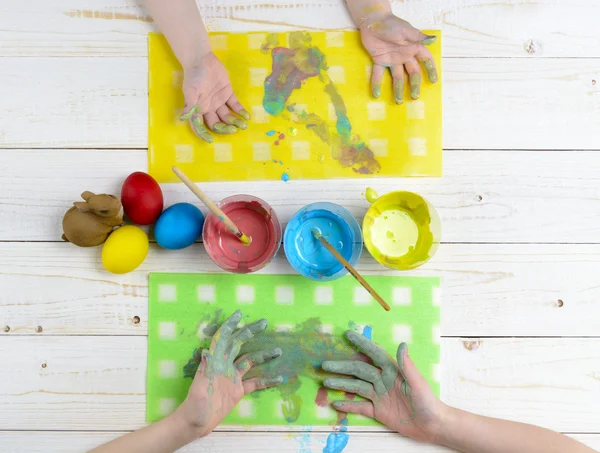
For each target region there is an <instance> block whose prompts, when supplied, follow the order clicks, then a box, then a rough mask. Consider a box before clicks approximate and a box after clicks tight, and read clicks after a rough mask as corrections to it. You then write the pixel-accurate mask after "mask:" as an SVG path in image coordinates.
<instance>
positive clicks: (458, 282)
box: [0, 243, 600, 337]
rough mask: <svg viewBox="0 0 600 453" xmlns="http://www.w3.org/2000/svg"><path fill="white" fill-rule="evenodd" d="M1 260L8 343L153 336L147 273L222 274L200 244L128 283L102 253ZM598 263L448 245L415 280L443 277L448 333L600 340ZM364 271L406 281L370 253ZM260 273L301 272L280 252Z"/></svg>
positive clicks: (8, 250)
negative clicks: (27, 338) (32, 338)
mask: <svg viewBox="0 0 600 453" xmlns="http://www.w3.org/2000/svg"><path fill="white" fill-rule="evenodd" d="M0 256H2V260H0V287H1V288H3V290H2V291H1V292H0V335H6V336H15V335H17V336H18V335H42V336H46V335H146V334H147V326H148V324H147V320H148V308H147V307H148V302H147V300H148V286H147V285H148V281H147V276H148V272H218V271H219V269H218V268H217V267H216V266H215V265H214V264H213V263H212V262H211V261H210V260H209V258H208V257H207V255H206V253H205V252H204V249H203V246H202V245H200V244H197V245H195V246H193V247H190V248H188V249H185V250H182V251H178V252H168V251H164V250H159V249H158V247H156V246H153V247H151V249H150V254H149V257H148V258H147V259H146V262H145V263H144V264H143V265H142V266H141V267H140V268H139V269H138V270H136V271H135V272H132V273H130V274H127V275H123V276H115V275H112V274H109V273H108V272H106V271H104V270H103V269H102V265H101V262H100V250H99V249H81V248H76V247H73V246H71V245H69V244H27V243H3V244H0ZM599 263H600V246H598V245H594V246H590V245H577V246H574V245H509V244H499V245H468V244H444V245H442V246H441V247H440V250H439V251H438V254H437V255H436V256H435V257H434V259H433V260H432V261H431V263H429V264H427V265H426V266H424V267H423V268H421V269H420V270H417V271H413V272H411V273H410V274H409V275H418V276H441V277H442V285H443V296H442V321H441V334H442V335H443V336H529V337H533V336H594V335H598V334H599V332H600V331H599V329H598V321H597V320H598V319H599V318H600V304H599V303H598V299H599V298H600V288H598V285H597V269H598V265H599ZM358 269H359V270H360V271H361V272H363V273H364V274H366V275H374V274H380V275H381V274H383V275H397V274H399V273H394V272H392V271H390V270H387V269H384V268H383V267H382V266H381V265H379V264H377V263H376V262H374V261H373V259H372V258H370V257H367V254H366V253H365V255H364V256H363V258H362V259H361V260H360V263H359V265H358ZM263 272H265V273H293V272H294V271H293V269H292V268H291V267H290V265H289V264H288V263H287V261H286V260H285V258H284V256H283V254H280V255H279V256H278V257H277V258H276V259H275V260H274V261H273V262H272V263H271V264H270V265H269V266H268V267H267V268H265V269H264V270H263ZM403 275H406V274H403ZM135 316H138V317H139V318H140V322H139V323H137V324H134V323H133V318H134V317H135ZM5 326H8V327H9V328H10V331H9V332H8V333H4V332H3V329H4V327H5ZM37 326H41V328H42V333H36V328H37Z"/></svg>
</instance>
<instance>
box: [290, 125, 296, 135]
mask: <svg viewBox="0 0 600 453" xmlns="http://www.w3.org/2000/svg"><path fill="white" fill-rule="evenodd" d="M290 135H291V136H292V137H295V136H296V135H298V129H296V128H295V127H290Z"/></svg>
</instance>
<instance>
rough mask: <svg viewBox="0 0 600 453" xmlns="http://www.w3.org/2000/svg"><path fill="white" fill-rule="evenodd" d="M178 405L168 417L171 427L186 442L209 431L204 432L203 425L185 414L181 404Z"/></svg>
mask: <svg viewBox="0 0 600 453" xmlns="http://www.w3.org/2000/svg"><path fill="white" fill-rule="evenodd" d="M184 404H185V402H184V403H183V404H182V405H181V406H179V407H178V408H177V409H176V410H175V411H174V412H173V413H171V415H169V416H168V418H169V419H170V420H169V422H170V423H171V427H172V429H173V430H174V431H176V432H177V433H178V434H179V436H180V437H181V438H182V439H185V440H186V444H187V443H190V442H192V441H194V440H196V439H199V438H200V437H204V436H206V435H207V434H209V433H210V431H209V432H206V430H205V429H204V427H203V426H200V425H198V424H197V423H195V422H194V421H193V420H191V419H190V417H188V416H187V414H186V411H185V408H184V407H183V405H184Z"/></svg>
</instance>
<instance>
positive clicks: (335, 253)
mask: <svg viewBox="0 0 600 453" xmlns="http://www.w3.org/2000/svg"><path fill="white" fill-rule="evenodd" d="M310 231H311V233H312V234H313V236H314V237H315V239H317V240H318V241H319V242H320V243H321V245H322V246H323V247H325V248H326V249H327V250H328V251H329V253H331V254H332V255H333V256H334V258H335V259H336V260H338V261H339V262H340V264H341V265H342V266H344V267H345V268H346V270H347V271H348V272H350V274H352V276H353V277H354V278H355V279H356V280H358V283H360V284H361V285H362V286H363V288H365V289H366V290H367V291H369V294H371V296H373V298H374V299H375V300H376V301H377V302H379V305H381V306H382V307H383V308H384V309H385V310H386V311H390V306H389V305H388V304H387V302H386V301H385V300H383V299H382V298H381V296H380V295H379V294H377V292H376V291H375V290H374V289H373V288H372V287H371V285H369V284H368V283H367V282H366V281H365V279H364V278H363V277H362V276H361V275H360V274H359V273H358V271H357V270H356V269H354V268H353V267H352V265H351V264H350V263H349V262H348V261H346V259H345V258H344V257H343V256H342V255H340V253H339V252H338V251H337V250H336V249H335V247H334V246H333V245H331V244H330V243H329V242H328V241H327V239H325V238H324V237H323V235H322V234H321V232H320V231H319V230H317V229H316V228H313V229H312V230H310Z"/></svg>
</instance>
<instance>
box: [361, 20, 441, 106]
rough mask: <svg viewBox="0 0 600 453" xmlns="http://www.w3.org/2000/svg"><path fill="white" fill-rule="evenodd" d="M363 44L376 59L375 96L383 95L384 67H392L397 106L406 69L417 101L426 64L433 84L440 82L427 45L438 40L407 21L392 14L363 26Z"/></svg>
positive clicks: (399, 101)
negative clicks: (421, 65) (422, 71)
mask: <svg viewBox="0 0 600 453" xmlns="http://www.w3.org/2000/svg"><path fill="white" fill-rule="evenodd" d="M360 31H361V38H362V43H363V46H364V47H365V49H367V52H369V54H370V55H371V57H372V58H373V63H374V64H373V75H372V77H371V89H372V92H373V96H374V97H376V98H378V97H379V96H380V94H381V79H382V77H383V72H384V70H385V68H390V71H391V72H392V77H393V79H394V82H393V83H394V99H395V101H396V104H402V102H404V70H406V72H407V73H408V76H409V82H410V96H411V98H413V99H418V98H419V95H420V93H421V78H422V76H421V68H420V66H419V62H421V63H423V66H425V69H426V70H427V76H428V78H429V81H430V82H431V83H436V82H437V81H438V75H437V71H436V68H435V62H434V61H433V57H432V55H431V52H429V50H428V49H427V48H426V47H425V45H428V44H432V43H433V42H435V40H436V39H437V38H436V37H435V36H428V35H426V34H424V33H423V32H421V31H419V30H417V29H416V28H414V27H413V26H412V25H410V24H409V23H408V22H406V21H405V20H402V19H400V18H399V17H396V16H394V15H393V14H391V13H386V14H384V15H381V16H378V17H377V18H375V19H370V20H369V21H367V22H365V23H361V24H360Z"/></svg>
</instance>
